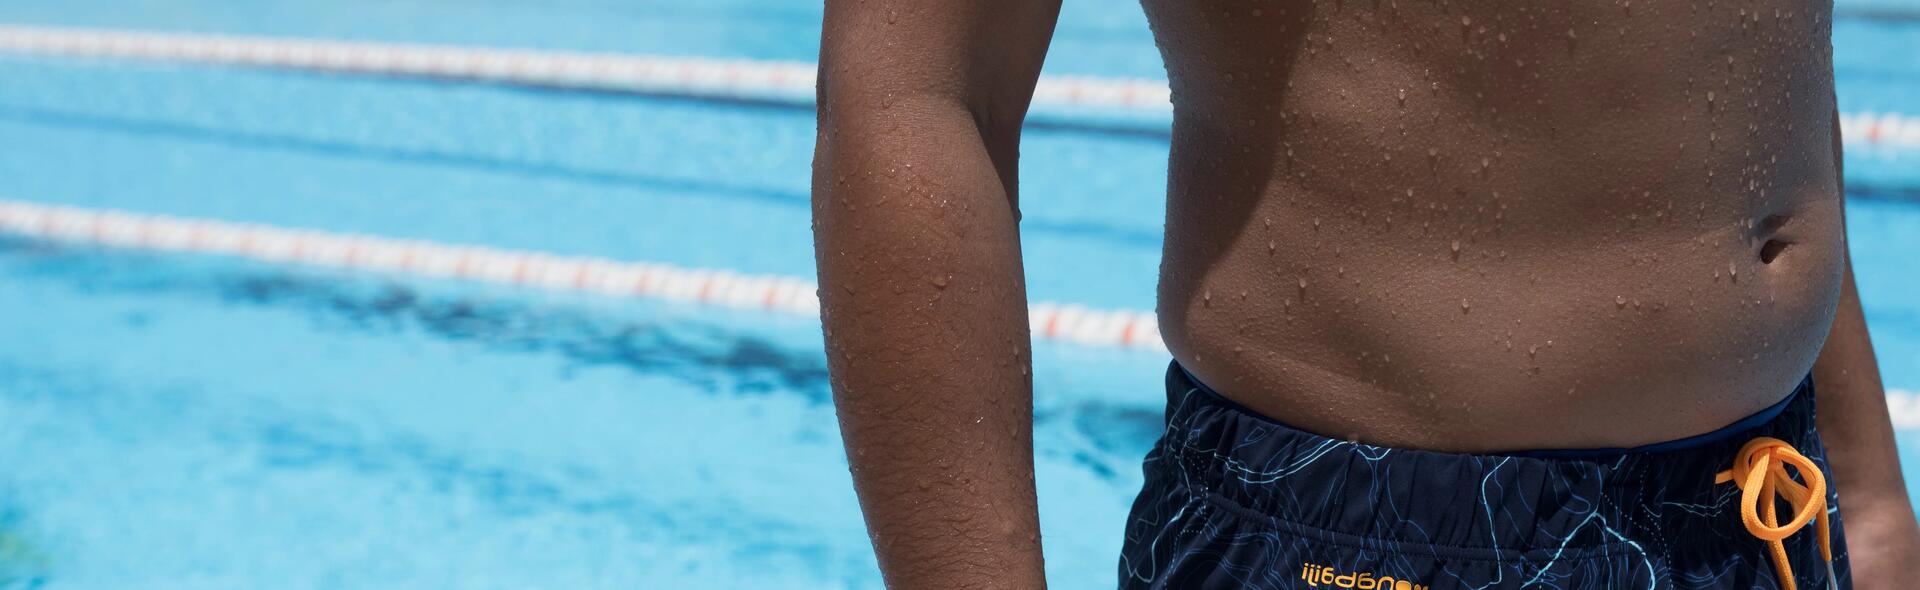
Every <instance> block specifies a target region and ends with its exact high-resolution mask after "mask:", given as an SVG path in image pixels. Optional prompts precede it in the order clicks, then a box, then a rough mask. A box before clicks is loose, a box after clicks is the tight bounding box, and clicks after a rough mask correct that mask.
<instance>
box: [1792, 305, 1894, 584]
mask: <svg viewBox="0 0 1920 590" xmlns="http://www.w3.org/2000/svg"><path fill="white" fill-rule="evenodd" d="M1813 379H1814V385H1815V390H1816V391H1817V392H1818V395H1819V402H1820V413H1819V427H1820V435H1821V438H1822V439H1824V440H1825V442H1826V446H1827V456H1828V466H1829V470H1830V471H1831V477H1832V480H1833V485H1834V486H1835V488H1836V489H1838V490H1839V492H1840V502H1841V504H1842V507H1843V508H1844V510H1845V514H1846V516H1847V517H1848V518H1847V521H1846V531H1847V542H1848V545H1849V546H1850V547H1852V548H1853V549H1854V550H1855V552H1856V553H1860V552H1861V551H1863V550H1867V551H1875V552H1878V551H1883V550H1889V551H1888V553H1889V554H1891V555H1899V556H1903V557H1900V558H1899V559H1901V560H1905V559H1908V558H1909V557H1906V556H1911V555H1912V554H1913V552H1914V551H1916V550H1920V527H1916V525H1915V522H1914V514H1913V508H1912V504H1911V503H1910V500H1909V499H1908V497H1907V486H1906V482H1905V480H1904V478H1903V477H1902V475H1901V470H1900V457H1899V454H1898V451H1897V448H1896V447H1895V445H1894V438H1893V426H1892V424H1891V423H1890V421H1889V419H1888V416H1887V400H1886V393H1885V390H1884V389H1883V388H1882V387H1881V384H1880V371H1879V369H1878V366H1877V365H1876V364H1875V361H1874V355H1873V344H1872V343H1871V342H1870V341H1869V340H1868V338H1867V326H1866V320H1865V318H1864V316H1863V314H1862V313H1861V309H1860V298H1859V295H1858V294H1857V292H1856V290H1855V288H1854V284H1853V273H1852V271H1851V270H1849V271H1848V272H1847V273H1846V275H1845V279H1844V280H1843V284H1842V288H1841V296H1840V304H1839V307H1838V308H1837V309H1836V310H1835V313H1834V320H1833V328H1832V331H1831V332H1830V333H1829V335H1828V337H1827V344H1826V347H1825V348H1824V349H1822V351H1821V353H1820V358H1819V359H1818V360H1817V361H1815V363H1814V365H1813ZM1855 563H1856V567H1860V568H1864V569H1869V570H1871V569H1875V568H1879V567H1884V566H1885V565H1888V564H1890V563H1889V562H1885V561H1880V560H1868V561H1867V562H1865V563H1862V562H1861V561H1860V560H1856V562H1855ZM1902 565H1905V564H1902Z"/></svg>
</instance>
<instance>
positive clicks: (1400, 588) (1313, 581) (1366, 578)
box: [1300, 563, 1427, 590]
mask: <svg viewBox="0 0 1920 590" xmlns="http://www.w3.org/2000/svg"><path fill="white" fill-rule="evenodd" d="M1300 579H1302V580H1306V581H1307V586H1309V587H1320V586H1333V587H1336V588H1354V589H1355V590H1427V587H1426V586H1423V585H1420V584H1415V583H1413V582H1409V581H1406V580H1400V579H1395V578H1394V577H1393V576H1375V575H1373V573H1372V572H1359V573H1348V574H1340V573H1337V572H1335V571H1333V568H1331V567H1327V566H1324V565H1318V564H1312V563H1308V564H1302V566H1301V567H1300Z"/></svg>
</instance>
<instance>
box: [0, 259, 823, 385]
mask: <svg viewBox="0 0 1920 590" xmlns="http://www.w3.org/2000/svg"><path fill="white" fill-rule="evenodd" d="M0 255H5V256H6V257H7V258H11V259H13V260H15V261H21V260H22V259H30V262H28V264H26V265H24V267H25V268H22V269H21V270H22V271H24V272H27V273H32V274H36V275H40V276H51V277H57V278H59V279H62V280H64V281H67V282H70V283H73V284H75V285H77V286H78V287H79V288H81V289H84V290H89V291H115V292H127V293H152V294H166V293H185V294H196V293H197V294H204V295H210V296H212V297H216V298H218V299H220V300H222V301H225V302H229V303H238V304H245V305H254V306H264V307H275V308H285V309H295V310H299V311H303V312H305V313H307V314H308V315H310V316H313V317H314V318H315V319H316V320H318V321H321V322H326V323H328V324H330V325H335V326H345V327H349V328H352V329H355V330H360V331H366V332H390V333H400V332H408V331H417V332H422V333H425V334H427V335H430V336H433V337H436V338H440V339H443V340H449V341H458V342H471V343H476V344H480V345H482V346H486V347H488V348H492V349H495V350H509V351H520V352H541V353H549V354H557V355H559V356H561V357H563V358H566V359H567V360H569V361H571V362H572V363H574V364H576V365H577V366H581V367H618V368H622V369H626V370H630V371H633V372H635V373H643V374H647V375H661V376H668V377H672V378H675V379H679V380H682V381H685V382H688V383H691V384H694V385H697V386H699V387H700V388H701V389H703V390H706V391H715V392H720V391H726V392H731V393H739V394H767V393H772V392H777V391H784V392H791V393H797V394H800V395H802V396H805V397H806V399H807V400H808V401H810V402H813V403H827V402H828V401H829V399H830V393H829V391H830V390H829V389H828V383H827V368H826V358H825V356H824V355H823V353H821V352H820V351H818V350H815V349H812V348H796V347H792V346H787V345H782V344H780V343H777V342H775V341H773V340H770V339H765V338H760V337H756V336H753V335H750V334H744V333H741V332H739V331H737V330H729V329H727V328H723V327H720V326H717V325H712V324H706V323H700V322H693V321H685V320H672V321H660V320H639V319H630V318H615V317H608V316H610V315H612V314H601V315H596V314H595V313H593V312H592V311H590V310H583V309H578V308H573V307H568V306H565V305H561V304H535V303H524V302H519V301H513V300H508V299H490V298H486V297H483V296H471V295H469V296H451V295H450V296H441V295H437V294H430V293H427V292H423V291H421V290H419V289H416V288H414V287H411V286H407V285H402V284H399V283H395V282H392V281H377V280H360V281H351V280H340V279H338V278H337V277H335V278H331V279H330V278H328V277H326V276H325V275H322V274H320V273H318V272H310V273H300V272H296V271H291V270H285V269H277V268H274V267H266V266H264V265H252V264H241V265H237V266H225V267H222V268H192V269H191V270H190V271H188V272H181V271H185V270H187V268H186V267H184V266H182V267H169V268H166V269H156V268H154V265H152V264H148V262H150V259H148V258H147V257H145V256H141V255H136V254H124V255H122V254H119V253H116V252H114V251H110V250H100V249H93V248H80V247H68V246H64V245H59V244H52V243H47V242H39V241H31V240H22V239H17V238H0Z"/></svg>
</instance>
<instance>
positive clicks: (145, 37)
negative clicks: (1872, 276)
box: [0, 26, 1920, 148]
mask: <svg viewBox="0 0 1920 590" xmlns="http://www.w3.org/2000/svg"><path fill="white" fill-rule="evenodd" d="M0 52H7V53H15V54H34V55H53V56H66V57H94V58H116V59H137V60H153V61H168V62H188V63H203V64H220V65H237V66H252V67H271V68H285V69H296V70H312V71H321V72H332V73H348V74H375V75H386V76H400V77H426V78H443V79H455V80H475V81H488V82H504V83H512V84H520V85H527V86H540V87H551V88H563V89H576V90H600V91H614V92H638V93H665V94H680V95H692V96H705V97H714V98H736V99H778V100H792V101H812V100H813V96H814V78H815V71H816V66H815V65H814V64H811V63H806V62H797V61H763V60H745V59H708V58H687V57H666V56H646V55H625V54H614V53H583V52H570V51H545V50H529V49H496V48H484V47H461V46H446V45H420V44H404V43H381V42H368V41H339V40H328V39H302V38H282V37H257V36H240V35H209V34H190V33H154V32H142V31H121V30H110V29H80V28H64V27H39V26H0ZM1170 96H1171V94H1170V93H1169V91H1168V89H1167V85H1166V82H1165V81H1161V80H1148V79H1128V78H1100V77H1091V76H1045V77H1042V78H1041V79H1040V82H1039V84H1038V86H1037V87H1036V88H1035V89H1034V96H1033V102H1034V105H1035V106H1038V107H1060V108H1070V109H1083V110H1101V109H1106V110H1115V111H1137V112H1148V113H1166V112H1169V111H1170V110H1171V109H1172V105H1171V103H1170V102H1169V97H1170ZM1840 125H1841V128H1842V132H1843V134H1844V137H1845V139H1846V140H1847V142H1848V143H1849V144H1857V145H1867V146H1887V147H1900V148H1920V118H1916V117H1913V116H1908V115H1903V114H1897V113H1875V112H1864V113H1847V114H1844V115H1843V116H1842V117H1841V122H1840Z"/></svg>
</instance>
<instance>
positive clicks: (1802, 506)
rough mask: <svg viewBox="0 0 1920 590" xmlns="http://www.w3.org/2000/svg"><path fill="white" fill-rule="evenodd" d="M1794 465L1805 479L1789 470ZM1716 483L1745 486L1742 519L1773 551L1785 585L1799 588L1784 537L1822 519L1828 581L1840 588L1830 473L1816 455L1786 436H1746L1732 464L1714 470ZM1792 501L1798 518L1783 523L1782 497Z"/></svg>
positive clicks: (1822, 547) (1793, 589) (1785, 589)
mask: <svg viewBox="0 0 1920 590" xmlns="http://www.w3.org/2000/svg"><path fill="white" fill-rule="evenodd" d="M1789 464H1791V465H1793V466H1794V467H1795V468H1796V469H1797V470H1798V471H1799V472H1800V478H1801V479H1804V480H1806V482H1807V483H1806V485H1801V484H1800V482H1797V481H1794V480H1793V476H1791V475H1788V474H1787V465H1789ZM1713 481H1714V483H1727V482H1733V485H1735V486H1738V487H1739V488H1740V520H1741V521H1742V522H1744V523H1746V525H1747V532H1748V533H1752V534H1753V536H1755V537H1758V538H1760V540H1763V541H1766V542H1767V548H1768V549H1771V550H1772V552H1773V568H1774V570H1775V571H1776V572H1778V573H1779V574H1780V585H1781V587H1782V589H1783V590H1796V586H1795V584H1794V582H1793V566H1792V565H1791V564H1789V563H1788V562H1787V546H1786V544H1785V543H1782V542H1781V539H1785V538H1787V537H1788V536H1789V535H1792V534H1793V533H1795V532H1797V531H1799V530H1800V528H1801V527H1804V526H1807V521H1808V520H1814V521H1816V522H1818V523H1819V524H1820V530H1819V533H1820V537H1819V541H1820V556H1821V557H1823V558H1826V560H1827V587H1828V588H1830V589H1837V588H1839V582H1837V581H1835V578H1836V577H1835V576H1834V573H1833V545H1832V544H1831V543H1830V542H1829V540H1828V530H1827V478H1826V476H1825V475H1824V474H1821V473H1820V468H1819V467H1818V466H1816V465H1814V464H1813V460H1812V459H1808V458H1807V456H1806V455H1802V454H1800V451H1799V450H1796V449H1794V448H1793V445H1790V444H1787V443H1786V441H1783V440H1780V439H1777V438H1773V437H1767V436H1762V437H1759V438H1755V439H1753V440H1751V441H1747V444H1746V446H1743V447H1740V455H1739V456H1738V457H1735V458H1734V462H1733V468H1732V469H1728V470H1726V471H1722V472H1720V473H1719V474H1717V475H1715V476H1714V480H1713ZM1780 499H1785V500H1786V501H1787V504H1788V505H1790V506H1793V520H1790V521H1787V523H1786V524H1780V523H1779V521H1778V519H1777V518H1775V514H1774V509H1775V504H1776V503H1777V500H1780Z"/></svg>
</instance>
